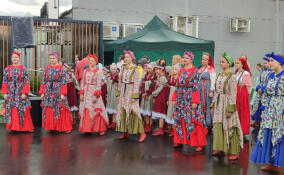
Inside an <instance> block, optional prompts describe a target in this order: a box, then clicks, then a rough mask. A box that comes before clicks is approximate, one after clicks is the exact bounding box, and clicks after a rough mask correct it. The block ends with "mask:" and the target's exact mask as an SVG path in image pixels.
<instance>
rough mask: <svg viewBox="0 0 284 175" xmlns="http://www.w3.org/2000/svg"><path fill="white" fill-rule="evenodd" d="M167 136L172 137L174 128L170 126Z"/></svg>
mask: <svg viewBox="0 0 284 175" xmlns="http://www.w3.org/2000/svg"><path fill="white" fill-rule="evenodd" d="M168 136H169V137H173V136H174V128H171V130H170V131H169V134H168Z"/></svg>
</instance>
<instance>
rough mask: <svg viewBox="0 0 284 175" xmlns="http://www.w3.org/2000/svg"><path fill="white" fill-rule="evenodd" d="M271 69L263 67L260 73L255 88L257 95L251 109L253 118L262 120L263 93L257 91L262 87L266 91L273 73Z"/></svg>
mask: <svg viewBox="0 0 284 175" xmlns="http://www.w3.org/2000/svg"><path fill="white" fill-rule="evenodd" d="M271 72H272V71H271V69H263V71H262V72H261V73H260V76H259V79H258V83H257V86H256V88H255V91H256V96H255V99H254V102H253V106H252V110H251V118H252V120H255V121H258V122H260V121H261V109H260V107H261V99H262V96H263V95H262V94H259V93H258V92H257V91H258V90H259V89H261V91H262V93H263V92H264V91H265V86H266V83H267V80H268V77H269V75H270V74H271Z"/></svg>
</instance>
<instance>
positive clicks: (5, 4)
mask: <svg viewBox="0 0 284 175" xmlns="http://www.w3.org/2000/svg"><path fill="white" fill-rule="evenodd" d="M47 1H48V0H0V4H1V5H0V16H39V15H40V9H41V7H42V6H43V4H44V3H45V2H47ZM71 7H72V0H59V10H60V14H61V13H62V12H63V11H65V10H69V9H71Z"/></svg>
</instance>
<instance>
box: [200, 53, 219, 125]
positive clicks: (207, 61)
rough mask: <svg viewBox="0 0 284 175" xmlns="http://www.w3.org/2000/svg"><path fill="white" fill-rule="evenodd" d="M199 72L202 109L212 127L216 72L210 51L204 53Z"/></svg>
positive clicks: (207, 122)
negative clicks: (211, 105)
mask: <svg viewBox="0 0 284 175" xmlns="http://www.w3.org/2000/svg"><path fill="white" fill-rule="evenodd" d="M198 74H199V92H200V100H201V105H202V110H203V113H204V116H205V118H206V125H207V127H210V128H211V127H212V118H213V115H212V114H211V112H210V104H211V102H212V99H213V92H214V87H215V81H216V72H215V69H214V62H213V60H212V56H211V55H210V54H209V53H203V54H202V66H201V67H200V68H199V69H198Z"/></svg>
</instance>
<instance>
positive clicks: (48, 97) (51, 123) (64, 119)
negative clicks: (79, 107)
mask: <svg viewBox="0 0 284 175" xmlns="http://www.w3.org/2000/svg"><path fill="white" fill-rule="evenodd" d="M48 57H49V61H50V65H48V66H47V67H46V69H45V71H44V73H43V78H42V82H41V86H40V90H39V94H41V100H42V104H41V105H42V126H43V128H45V129H46V130H47V131H48V132H50V131H52V130H56V131H60V132H65V133H70V132H71V131H72V116H71V112H70V108H69V105H68V101H67V98H66V95H67V84H66V71H65V70H64V69H63V66H61V65H59V64H58V60H59V57H58V55H57V53H55V52H52V53H49V54H48Z"/></svg>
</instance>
